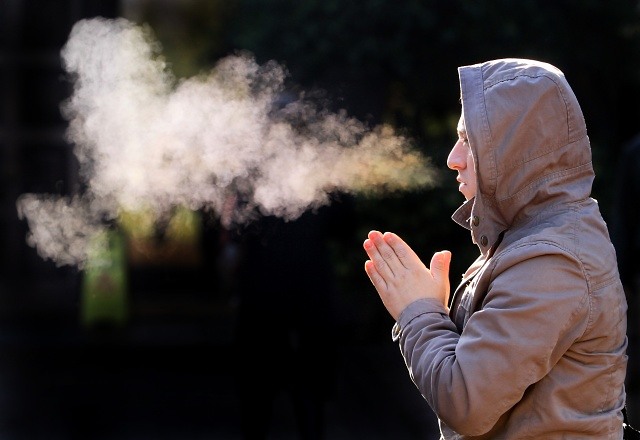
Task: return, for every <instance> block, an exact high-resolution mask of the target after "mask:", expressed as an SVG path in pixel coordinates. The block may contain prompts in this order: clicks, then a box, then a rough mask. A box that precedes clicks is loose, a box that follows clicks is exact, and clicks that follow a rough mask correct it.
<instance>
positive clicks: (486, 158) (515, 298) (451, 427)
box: [364, 59, 627, 439]
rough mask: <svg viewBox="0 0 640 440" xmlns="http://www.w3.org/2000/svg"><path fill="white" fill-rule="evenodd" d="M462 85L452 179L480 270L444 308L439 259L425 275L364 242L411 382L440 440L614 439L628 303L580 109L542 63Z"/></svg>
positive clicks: (445, 256)
mask: <svg viewBox="0 0 640 440" xmlns="http://www.w3.org/2000/svg"><path fill="white" fill-rule="evenodd" d="M459 77H460V89H461V101H462V116H461V119H460V123H459V124H458V136H459V139H458V141H457V142H456V144H455V146H454V147H453V149H452V151H451V153H450V155H449V158H448V160H447V165H448V166H449V168H451V169H452V170H454V171H456V172H457V181H458V183H459V189H460V192H462V194H463V195H464V196H465V198H466V199H467V200H466V201H465V203H464V204H463V205H462V206H461V207H460V208H459V209H458V210H457V211H456V213H455V214H454V217H453V218H454V220H455V221H457V222H458V223H460V224H461V225H462V226H464V227H466V228H467V229H469V230H470V231H471V236H472V239H473V242H474V243H475V244H476V245H477V246H478V247H479V250H480V256H479V257H478V259H477V260H476V261H475V262H474V263H473V264H472V265H471V267H470V268H469V269H468V270H467V272H466V273H465V274H464V277H463V279H462V282H461V283H460V285H459V287H458V288H457V289H456V290H455V292H454V294H453V296H452V299H451V302H449V280H448V272H449V263H450V261H451V253H450V252H448V251H441V252H437V253H435V254H434V256H433V257H432V259H431V263H430V268H427V267H426V266H425V265H424V264H423V263H422V262H421V261H420V260H419V258H418V256H417V255H416V254H415V253H414V252H413V251H412V250H411V248H410V247H409V246H408V245H407V244H406V243H404V242H403V241H402V239H401V238H400V237H398V236H397V235H395V234H393V233H385V234H382V233H380V232H378V231H372V232H370V233H369V236H368V238H367V239H366V240H365V242H364V248H365V251H366V252H367V254H368V256H369V258H370V260H368V261H367V262H366V263H365V270H366V272H367V274H368V275H369V278H370V279H371V281H372V283H373V285H374V286H375V288H376V290H377V291H378V293H379V295H380V297H381V299H382V301H383V303H384V305H385V307H386V308H387V310H388V311H389V313H390V314H391V315H392V316H393V318H394V319H396V321H397V322H396V324H395V326H394V330H393V334H394V339H396V340H398V341H399V343H400V349H401V352H402V355H403V356H404V358H405V362H406V364H407V367H408V369H409V373H410V375H411V377H412V379H413V381H414V383H415V384H416V386H417V387H418V389H419V390H420V392H421V393H422V395H423V396H424V397H425V399H426V400H427V401H428V403H429V405H430V406H431V408H432V409H433V410H434V412H435V413H436V414H437V416H438V418H439V420H440V429H441V433H442V437H443V438H444V439H462V438H478V439H484V438H487V439H488V438H491V439H496V438H497V439H518V438H532V439H543V438H544V439H556V438H557V439H560V438H562V439H586V438H594V439H596V438H597V439H620V438H621V437H622V414H621V410H622V408H623V407H624V403H625V392H624V379H625V373H626V365H627V358H626V354H625V350H626V346H627V339H626V309H627V305H626V301H625V297H624V292H623V289H622V285H621V283H620V278H619V275H618V271H617V266H616V256H615V252H614V249H613V246H612V245H611V242H610V239H609V235H608V232H607V227H606V224H605V223H604V221H603V220H602V217H601V215H600V212H599V208H598V205H597V202H596V201H595V200H593V199H592V198H590V193H591V185H592V182H593V178H594V172H593V167H592V163H591V149H590V144H589V138H588V137H587V131H586V126H585V122H584V118H583V115H582V111H581V109H580V106H579V104H578V101H577V100H576V97H575V95H574V94H573V91H572V90H571V88H570V86H569V84H568V83H567V81H566V79H565V77H564V75H563V73H562V72H561V71H559V70H558V69H557V68H555V67H553V66H551V65H549V64H546V63H541V62H537V61H531V60H520V59H503V60H495V61H490V62H486V63H482V64H477V65H472V66H464V67H461V68H459ZM448 305H449V306H450V309H449V308H448Z"/></svg>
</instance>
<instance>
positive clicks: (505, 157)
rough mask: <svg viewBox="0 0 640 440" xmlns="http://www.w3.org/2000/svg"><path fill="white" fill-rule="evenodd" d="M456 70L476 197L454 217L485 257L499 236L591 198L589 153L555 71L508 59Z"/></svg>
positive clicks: (570, 97)
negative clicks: (475, 178)
mask: <svg viewBox="0 0 640 440" xmlns="http://www.w3.org/2000/svg"><path fill="white" fill-rule="evenodd" d="M458 72H459V76H460V89H461V99H462V111H463V114H464V118H465V123H466V129H467V136H468V139H469V144H470V146H471V150H472V153H473V155H474V158H475V163H476V173H477V176H478V192H477V195H476V197H475V199H473V200H470V201H468V202H467V203H465V204H464V205H463V206H462V207H460V208H459V209H458V210H457V211H456V213H455V214H454V216H453V218H454V220H456V221H457V222H458V223H460V224H462V225H463V226H465V227H467V228H469V229H471V231H472V236H473V239H474V242H475V243H477V244H478V246H479V247H480V250H481V252H482V253H483V254H485V255H486V252H487V251H488V250H489V249H490V248H491V246H493V245H494V244H495V242H496V240H498V237H499V235H500V233H501V232H503V231H505V230H508V229H511V228H513V227H514V226H517V225H518V224H520V223H523V222H526V221H527V220H528V219H531V218H533V217H535V216H537V215H539V214H541V213H543V212H544V211H545V210H547V209H549V208H551V207H553V206H555V205H557V204H560V203H566V202H571V201H576V200H582V199H585V198H587V197H589V195H590V193H591V185H592V182H593V178H594V172H593V167H592V164H591V148H590V145H589V138H588V137H587V130H586V126H585V122H584V117H583V115H582V111H581V110H580V106H579V104H578V101H577V99H576V97H575V95H574V93H573V91H572V90H571V87H570V86H569V84H568V83H567V81H566V79H565V77H564V74H563V73H562V72H561V71H560V70H558V69H557V68H555V67H554V66H552V65H550V64H546V63H541V62H538V61H531V60H524V59H502V60H495V61H490V62H486V63H482V64H475V65H471V66H463V67H460V68H459V69H458Z"/></svg>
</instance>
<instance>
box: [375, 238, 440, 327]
mask: <svg viewBox="0 0 640 440" xmlns="http://www.w3.org/2000/svg"><path fill="white" fill-rule="evenodd" d="M363 247H364V250H365V251H366V253H367V255H368V256H369V258H370V259H369V260H367V261H366V262H365V264H364V270H365V271H366V272H367V275H368V276H369V279H370V280H371V282H372V283H373V286H374V287H375V288H376V290H377V291H378V295H380V299H382V302H383V304H384V306H385V307H386V309H387V311H388V312H389V313H390V314H391V316H392V317H393V319H395V320H396V321H397V320H398V317H399V316H400V313H401V312H402V311H403V310H404V309H405V308H406V307H407V306H408V305H409V304H411V303H412V302H414V301H416V300H419V299H422V298H435V299H437V300H438V301H440V302H441V303H442V304H443V305H444V307H445V308H446V307H447V303H448V301H449V289H450V288H449V265H450V263H451V252H449V251H440V252H436V253H435V254H433V257H432V258H431V263H430V264H429V267H428V268H427V267H426V266H425V265H424V263H423V262H422V261H421V260H420V258H419V257H418V255H417V254H416V253H415V252H414V251H413V249H411V248H410V247H409V245H408V244H407V243H405V242H404V240H402V239H401V238H400V237H399V236H398V235H396V234H394V233H392V232H385V233H384V234H382V233H381V232H378V231H371V232H369V234H368V238H367V239H366V240H365V241H364V244H363Z"/></svg>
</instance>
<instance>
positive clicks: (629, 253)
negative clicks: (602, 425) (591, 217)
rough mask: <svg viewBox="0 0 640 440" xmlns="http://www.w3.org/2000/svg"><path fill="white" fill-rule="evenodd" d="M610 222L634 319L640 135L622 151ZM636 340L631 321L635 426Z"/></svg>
mask: <svg viewBox="0 0 640 440" xmlns="http://www.w3.org/2000/svg"><path fill="white" fill-rule="evenodd" d="M615 189H616V190H615V193H614V195H615V198H614V205H613V212H612V218H611V240H612V241H613V244H614V246H615V248H616V252H617V255H618V267H619V270H620V279H621V280H622V285H623V286H624V291H625V293H626V295H627V301H628V303H629V312H628V314H629V316H632V317H633V316H637V315H638V312H639V311H640V300H638V295H639V294H640V227H638V213H640V200H639V199H638V194H640V135H638V136H636V137H635V138H633V139H632V140H630V141H629V142H628V143H627V144H626V145H625V146H624V147H623V149H622V154H621V155H620V158H619V162H618V167H617V170H616V188H615ZM638 338H640V327H639V326H638V324H637V321H635V320H633V319H632V320H631V325H630V326H629V349H628V353H629V371H628V373H627V392H628V393H629V395H630V398H629V401H630V404H629V419H630V421H632V422H633V423H634V424H636V425H637V422H636V421H637V420H640V406H639V405H638V404H635V405H634V396H635V395H637V394H638V386H639V385H640V384H639V383H638V380H639V379H638V375H639V374H640V371H639V369H640V366H639V364H640V362H639V361H638V358H637V357H638V355H637V353H638V342H639V341H638Z"/></svg>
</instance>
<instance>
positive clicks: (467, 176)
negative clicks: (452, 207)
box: [447, 116, 477, 200]
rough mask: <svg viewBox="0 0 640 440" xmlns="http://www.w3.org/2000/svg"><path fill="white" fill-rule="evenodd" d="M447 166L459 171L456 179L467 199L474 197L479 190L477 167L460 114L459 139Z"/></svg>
mask: <svg viewBox="0 0 640 440" xmlns="http://www.w3.org/2000/svg"><path fill="white" fill-rule="evenodd" d="M447 166H448V167H449V168H451V169H452V170H454V171H457V172H458V176H457V178H456V180H457V181H458V183H459V184H460V185H459V187H458V189H459V190H460V192H461V193H462V194H463V195H464V198H465V199H467V200H470V199H472V198H473V197H475V195H476V191H477V179H476V167H475V166H474V159H473V154H471V147H469V141H468V140H467V129H466V127H465V124H464V116H460V121H459V122H458V141H457V142H456V144H455V145H454V146H453V148H452V149H451V152H450V153H449V157H448V158H447Z"/></svg>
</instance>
